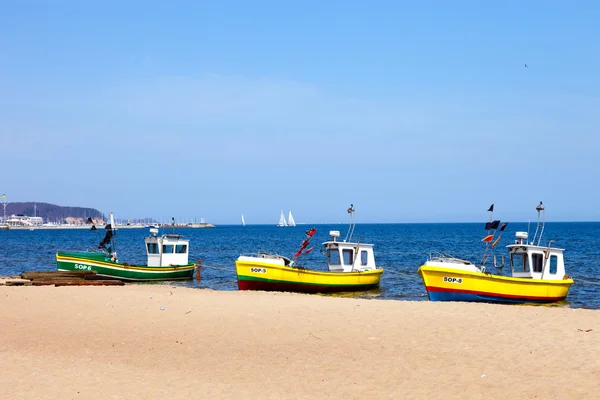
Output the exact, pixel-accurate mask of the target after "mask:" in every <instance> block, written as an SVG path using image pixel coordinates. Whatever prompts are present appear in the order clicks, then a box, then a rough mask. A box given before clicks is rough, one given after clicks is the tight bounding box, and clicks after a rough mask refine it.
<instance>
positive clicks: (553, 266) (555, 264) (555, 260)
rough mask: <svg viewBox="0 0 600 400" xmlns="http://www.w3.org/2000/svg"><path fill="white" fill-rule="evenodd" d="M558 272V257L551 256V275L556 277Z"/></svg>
mask: <svg viewBox="0 0 600 400" xmlns="http://www.w3.org/2000/svg"><path fill="white" fill-rule="evenodd" d="M557 271H558V257H557V256H555V255H553V256H550V273H551V274H552V275H556V272H557Z"/></svg>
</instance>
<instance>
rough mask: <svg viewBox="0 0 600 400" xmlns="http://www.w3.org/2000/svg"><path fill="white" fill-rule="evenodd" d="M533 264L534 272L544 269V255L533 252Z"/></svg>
mask: <svg viewBox="0 0 600 400" xmlns="http://www.w3.org/2000/svg"><path fill="white" fill-rule="evenodd" d="M531 264H533V272H542V270H543V269H544V255H543V254H539V253H533V254H532V255H531Z"/></svg>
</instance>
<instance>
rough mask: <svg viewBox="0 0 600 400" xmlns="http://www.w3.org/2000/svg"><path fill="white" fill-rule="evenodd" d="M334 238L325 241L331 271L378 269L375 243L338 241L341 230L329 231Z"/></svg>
mask: <svg viewBox="0 0 600 400" xmlns="http://www.w3.org/2000/svg"><path fill="white" fill-rule="evenodd" d="M329 234H330V235H331V238H332V240H331V241H329V242H324V243H323V246H325V250H326V255H327V266H328V267H329V270H330V271H331V272H357V271H370V270H375V269H377V266H376V265H375V255H374V254H373V245H372V244H367V243H354V242H346V241H343V242H338V241H337V240H336V239H337V238H338V237H339V236H340V232H339V231H331V232H329Z"/></svg>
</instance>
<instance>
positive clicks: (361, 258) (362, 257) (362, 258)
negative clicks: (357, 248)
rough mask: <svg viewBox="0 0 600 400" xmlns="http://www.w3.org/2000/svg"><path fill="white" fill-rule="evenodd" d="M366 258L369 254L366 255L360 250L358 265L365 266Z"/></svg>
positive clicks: (365, 252)
mask: <svg viewBox="0 0 600 400" xmlns="http://www.w3.org/2000/svg"><path fill="white" fill-rule="evenodd" d="M368 257H369V254H368V253H367V251H366V250H362V251H361V252H360V265H367V260H368Z"/></svg>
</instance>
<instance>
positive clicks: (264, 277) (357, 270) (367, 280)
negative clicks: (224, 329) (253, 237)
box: [235, 206, 383, 293]
mask: <svg viewBox="0 0 600 400" xmlns="http://www.w3.org/2000/svg"><path fill="white" fill-rule="evenodd" d="M348 212H349V213H350V214H351V218H352V219H351V224H350V229H349V231H348V234H347V235H346V240H344V241H338V240H337V238H338V237H339V236H340V232H339V231H331V232H330V235H331V237H332V240H330V241H327V242H324V243H323V246H324V247H325V254H326V256H327V267H328V270H327V271H318V270H314V269H308V268H304V267H303V266H301V264H300V262H299V260H300V259H301V257H302V256H305V255H306V254H308V253H309V252H310V251H311V250H312V249H313V247H314V246H313V247H311V248H308V249H307V247H308V244H309V242H310V238H311V237H312V236H313V235H314V233H315V232H316V229H315V228H313V229H311V230H309V231H307V232H306V239H304V241H303V242H302V246H301V247H300V250H299V251H298V252H297V253H296V254H294V258H293V259H291V258H288V257H285V256H282V255H279V254H267V253H264V252H259V253H258V254H256V255H241V256H240V257H239V258H238V259H237V260H236V263H235V267H236V273H237V279H238V289H239V290H273V291H286V292H303V293H328V292H351V291H364V290H369V289H374V288H377V287H378V286H379V281H380V279H381V274H382V273H383V269H381V268H379V267H377V266H376V264H375V256H374V253H373V245H372V244H367V243H360V240H359V241H357V242H352V241H351V239H352V234H353V232H354V220H353V214H354V207H353V206H351V207H350V208H349V209H348Z"/></svg>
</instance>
